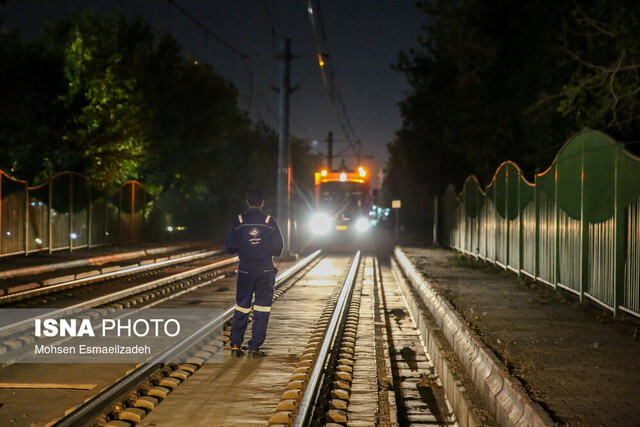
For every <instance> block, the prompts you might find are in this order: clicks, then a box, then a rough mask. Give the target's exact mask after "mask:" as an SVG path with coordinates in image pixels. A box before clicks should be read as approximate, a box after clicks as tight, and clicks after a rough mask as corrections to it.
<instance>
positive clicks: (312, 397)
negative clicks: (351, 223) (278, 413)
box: [293, 251, 360, 427]
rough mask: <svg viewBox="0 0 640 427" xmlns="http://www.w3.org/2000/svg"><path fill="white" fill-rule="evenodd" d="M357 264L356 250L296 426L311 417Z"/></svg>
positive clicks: (303, 423)
mask: <svg viewBox="0 0 640 427" xmlns="http://www.w3.org/2000/svg"><path fill="white" fill-rule="evenodd" d="M359 266H360V251H358V252H356V255H355V257H354V258H353V262H352V263H351V267H350V268H349V273H348V274H347V277H346V279H345V280H344V284H343V285H342V289H341V290H340V295H339V296H338V300H337V302H336V306H335V308H334V309H333V315H332V316H331V321H330V322H329V327H328V328H327V331H326V332H325V335H324V340H323V341H322V347H321V348H320V352H319V353H318V357H317V358H316V363H315V365H314V366H313V371H311V375H310V376H309V382H308V383H307V388H306V389H305V391H304V394H303V395H302V400H301V401H300V407H299V408H298V414H297V415H296V419H295V421H294V424H293V425H294V426H296V427H302V426H306V425H307V424H308V423H309V418H310V417H311V413H312V411H313V408H314V403H315V401H316V398H317V394H318V389H319V388H320V385H321V380H322V377H323V374H324V369H325V365H326V364H327V359H328V358H329V351H330V350H331V348H332V347H333V344H334V341H335V338H336V335H337V333H338V327H339V326H340V324H341V323H342V320H343V319H344V316H345V315H346V314H347V311H348V310H347V302H348V300H349V296H350V295H351V292H352V291H353V284H354V283H355V281H356V275H357V273H358V267H359Z"/></svg>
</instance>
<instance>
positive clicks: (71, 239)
mask: <svg viewBox="0 0 640 427" xmlns="http://www.w3.org/2000/svg"><path fill="white" fill-rule="evenodd" d="M72 235H73V175H72V174H69V252H72V251H73V237H72Z"/></svg>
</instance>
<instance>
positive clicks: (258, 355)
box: [247, 350, 267, 359]
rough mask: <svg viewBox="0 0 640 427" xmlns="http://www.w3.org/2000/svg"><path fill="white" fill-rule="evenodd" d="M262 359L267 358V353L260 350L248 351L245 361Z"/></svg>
mask: <svg viewBox="0 0 640 427" xmlns="http://www.w3.org/2000/svg"><path fill="white" fill-rule="evenodd" d="M263 357H267V353H265V352H264V351H262V350H249V353H247V359H262V358H263Z"/></svg>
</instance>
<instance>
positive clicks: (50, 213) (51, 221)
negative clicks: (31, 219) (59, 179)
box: [47, 178, 53, 253]
mask: <svg viewBox="0 0 640 427" xmlns="http://www.w3.org/2000/svg"><path fill="white" fill-rule="evenodd" d="M48 185H49V218H48V221H47V222H48V223H49V224H48V225H49V253H52V252H53V180H52V179H51V178H49V184H48Z"/></svg>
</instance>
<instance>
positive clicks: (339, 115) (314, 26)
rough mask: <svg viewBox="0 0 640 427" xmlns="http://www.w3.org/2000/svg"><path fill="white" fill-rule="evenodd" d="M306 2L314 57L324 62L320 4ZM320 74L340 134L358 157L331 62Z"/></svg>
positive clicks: (358, 145) (323, 35) (355, 135)
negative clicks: (314, 51)
mask: <svg viewBox="0 0 640 427" xmlns="http://www.w3.org/2000/svg"><path fill="white" fill-rule="evenodd" d="M313 3H314V2H313V0H307V13H308V15H309V21H310V24H311V31H312V34H313V40H314V45H315V49H316V55H317V56H318V61H319V62H320V61H324V59H323V58H324V57H328V48H327V42H326V33H325V30H324V21H323V19H322V14H321V12H320V4H319V2H318V1H316V2H315V7H314V4H313ZM320 73H321V76H322V81H323V85H324V88H325V95H326V96H327V98H328V99H329V102H330V104H331V106H332V108H333V110H334V113H335V115H336V119H337V121H338V124H339V125H340V128H341V130H342V133H343V134H344V136H345V137H346V139H347V141H348V142H349V148H350V149H353V150H354V151H355V152H356V153H357V156H358V157H360V145H361V142H360V138H358V135H357V134H356V132H355V130H354V129H353V126H352V124H351V120H350V119H349V115H348V113H347V109H346V105H345V103H344V99H343V98H342V95H341V93H340V91H339V90H338V87H337V84H336V78H335V72H334V69H333V66H332V61H327V62H324V64H321V65H320Z"/></svg>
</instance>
